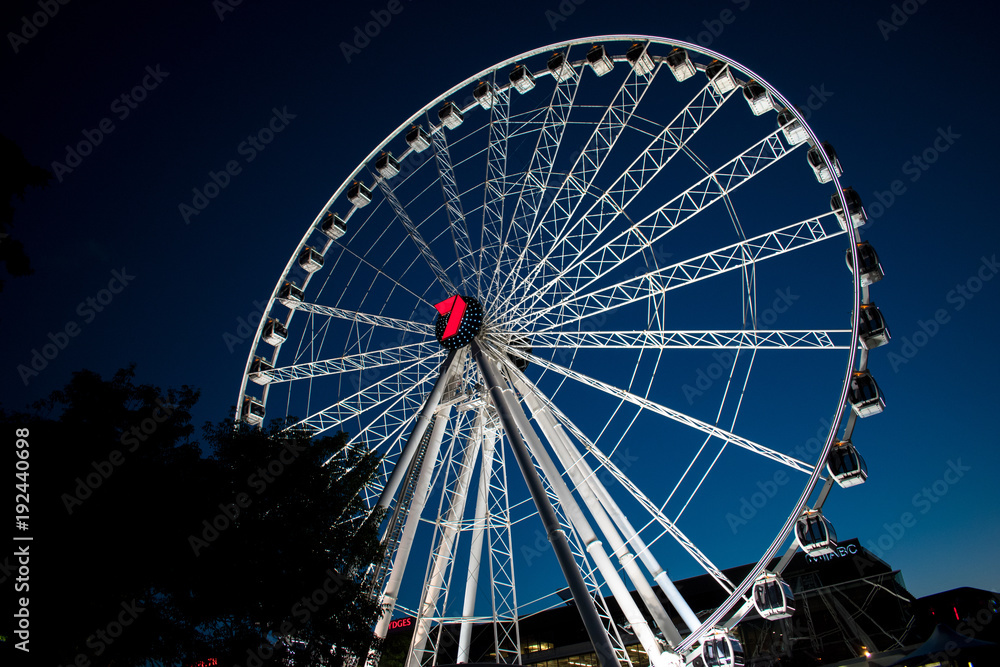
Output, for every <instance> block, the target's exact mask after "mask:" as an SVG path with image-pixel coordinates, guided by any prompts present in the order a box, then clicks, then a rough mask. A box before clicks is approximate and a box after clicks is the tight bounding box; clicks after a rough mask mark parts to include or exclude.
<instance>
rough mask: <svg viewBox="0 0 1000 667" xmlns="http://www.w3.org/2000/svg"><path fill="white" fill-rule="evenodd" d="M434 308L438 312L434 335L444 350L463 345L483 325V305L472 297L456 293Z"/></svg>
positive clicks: (473, 336) (477, 332) (469, 341)
mask: <svg viewBox="0 0 1000 667" xmlns="http://www.w3.org/2000/svg"><path fill="white" fill-rule="evenodd" d="M434 308H435V309H436V310H437V312H438V318H437V324H435V326H434V335H435V336H436V337H437V339H438V342H440V343H441V347H443V348H445V349H446V350H457V349H459V348H461V347H465V346H466V345H468V344H469V343H471V342H472V339H473V338H475V337H476V335H477V334H479V329H480V328H481V327H482V326H483V307H482V306H481V305H480V304H479V301H478V300H476V299H475V298H474V297H471V296H461V295H458V294H456V295H455V296H450V297H448V298H447V299H445V300H444V301H442V302H441V303H439V304H436V305H435V306H434Z"/></svg>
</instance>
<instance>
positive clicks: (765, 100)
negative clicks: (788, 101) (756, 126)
mask: <svg viewBox="0 0 1000 667" xmlns="http://www.w3.org/2000/svg"><path fill="white" fill-rule="evenodd" d="M743 99H745V100H746V101H747V104H748V105H749V106H750V111H752V112H753V115H755V116H760V115H761V114H765V113H767V112H768V111H773V110H774V100H773V99H771V93H769V92H767V89H766V88H764V86H762V85H760V84H759V83H757V82H756V81H753V80H752V79H751V80H750V81H748V82H747V84H746V85H745V86H743Z"/></svg>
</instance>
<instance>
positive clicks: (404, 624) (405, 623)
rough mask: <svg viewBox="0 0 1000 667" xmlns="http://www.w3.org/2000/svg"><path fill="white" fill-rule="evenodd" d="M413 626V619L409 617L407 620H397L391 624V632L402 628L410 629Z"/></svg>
mask: <svg viewBox="0 0 1000 667" xmlns="http://www.w3.org/2000/svg"><path fill="white" fill-rule="evenodd" d="M411 625H413V617H412V616H407V617H406V618H397V619H395V620H393V621H390V622H389V629H390V630H399V629H400V628H408V627H410V626H411Z"/></svg>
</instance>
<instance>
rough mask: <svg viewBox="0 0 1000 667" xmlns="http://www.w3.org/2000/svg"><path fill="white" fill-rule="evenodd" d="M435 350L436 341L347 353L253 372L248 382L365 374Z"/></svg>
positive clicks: (412, 359)
mask: <svg viewBox="0 0 1000 667" xmlns="http://www.w3.org/2000/svg"><path fill="white" fill-rule="evenodd" d="M436 347H437V343H436V342H435V341H425V342H422V343H409V344H407V345H399V346H397V347H391V348H386V349H381V350H369V351H367V352H360V353H358V354H350V355H347V356H344V357H339V358H337V359H324V360H321V361H312V362H308V363H304V364H295V365H293V366H281V367H278V368H273V369H270V370H266V371H260V372H258V373H255V374H254V377H251V378H250V379H251V381H253V382H256V383H257V384H276V383H279V382H292V381H293V380H304V379H307V378H317V377H323V376H326V375H336V374H339V373H350V372H355V371H366V370H371V369H374V368H381V367H383V366H392V365H395V364H403V363H407V362H410V361H414V360H416V359H422V358H425V357H427V356H429V355H431V354H433V353H434V352H435V348H436Z"/></svg>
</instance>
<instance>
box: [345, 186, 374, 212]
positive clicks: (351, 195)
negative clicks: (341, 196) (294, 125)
mask: <svg viewBox="0 0 1000 667" xmlns="http://www.w3.org/2000/svg"><path fill="white" fill-rule="evenodd" d="M347 201H349V202H351V203H352V204H354V205H355V206H357V207H358V208H364V207H365V206H368V204H370V203H371V201H372V191H371V190H369V189H368V186H366V185H365V184H364V183H362V182H361V181H354V183H352V184H351V187H349V188H347Z"/></svg>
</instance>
